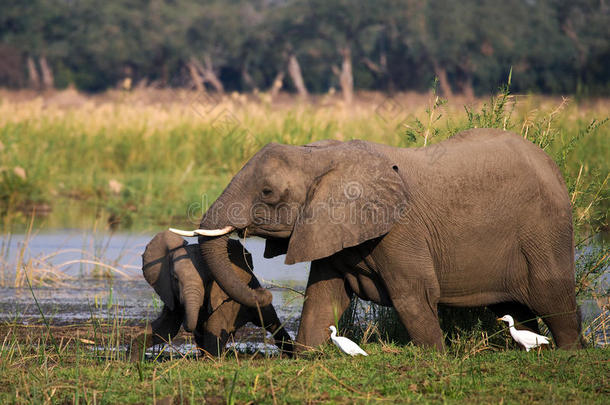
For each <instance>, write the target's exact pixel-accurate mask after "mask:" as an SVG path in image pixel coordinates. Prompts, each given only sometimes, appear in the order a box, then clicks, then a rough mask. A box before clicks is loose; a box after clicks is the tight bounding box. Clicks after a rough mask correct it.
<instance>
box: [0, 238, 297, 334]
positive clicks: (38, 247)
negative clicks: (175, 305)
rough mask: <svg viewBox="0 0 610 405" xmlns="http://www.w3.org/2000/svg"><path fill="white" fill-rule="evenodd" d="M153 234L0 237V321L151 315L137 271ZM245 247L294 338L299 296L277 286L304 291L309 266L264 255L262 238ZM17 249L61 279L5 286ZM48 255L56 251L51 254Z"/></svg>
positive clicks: (149, 293) (126, 320) (153, 308)
mask: <svg viewBox="0 0 610 405" xmlns="http://www.w3.org/2000/svg"><path fill="white" fill-rule="evenodd" d="M153 236H154V235H132V234H113V235H92V234H87V233H81V232H78V231H65V232H56V233H51V234H46V233H42V234H38V235H34V236H32V237H31V238H29V239H27V240H26V239H25V238H24V236H23V235H16V236H13V237H12V239H11V240H10V241H6V240H5V241H4V246H3V249H4V252H5V254H4V261H3V263H2V266H3V270H4V271H3V274H4V277H3V279H4V281H5V287H0V321H16V322H20V323H38V322H40V320H41V314H40V312H41V311H42V313H43V314H44V316H45V318H46V320H47V321H48V322H49V323H51V324H54V325H66V324H74V323H81V322H86V321H88V320H90V319H91V318H92V317H94V318H98V319H115V318H116V319H119V320H120V321H121V322H122V323H123V324H127V325H129V324H143V323H145V322H146V320H148V321H151V320H153V319H155V318H156V316H157V314H158V313H159V312H160V309H161V306H162V303H161V302H160V300H159V299H158V297H157V296H156V294H155V292H154V291H153V289H152V288H151V287H150V286H149V285H148V284H147V283H146V281H145V280H144V278H143V277H142V272H141V270H140V266H141V258H140V255H141V254H142V252H143V251H144V248H145V246H146V244H147V243H148V242H149V241H150V239H151V238H152V237H153ZM193 242H194V240H193ZM245 246H246V249H248V250H249V251H250V252H251V253H252V256H253V262H254V271H255V274H256V275H257V277H258V278H259V280H260V281H261V283H262V284H263V285H264V286H265V287H267V288H269V289H270V291H271V292H272V294H273V303H274V306H275V308H276V310H277V312H278V316H279V317H280V319H281V320H282V322H286V328H287V329H288V330H289V333H291V334H292V335H293V336H294V334H295V329H296V327H297V324H298V318H299V315H300V310H301V306H302V302H303V300H302V296H301V295H300V294H298V293H295V292H293V291H290V290H288V289H283V288H281V287H280V286H281V285H286V286H288V287H290V288H292V289H295V290H297V291H303V290H304V287H305V284H306V282H307V276H308V272H309V264H308V263H300V264H297V265H292V266H288V265H285V264H284V263H283V257H276V258H274V259H263V258H262V256H263V251H264V241H263V240H262V239H258V238H249V239H248V240H246V242H245ZM21 250H23V251H24V252H25V254H24V260H23V261H24V262H27V261H28V260H29V259H34V265H35V267H36V266H38V267H48V268H53V269H56V270H57V271H61V274H62V275H65V277H63V278H62V279H61V281H59V282H52V283H46V285H44V284H43V285H41V283H38V282H37V281H36V280H32V284H33V287H32V290H31V291H30V289H29V288H28V287H27V284H25V285H24V286H22V287H18V288H14V287H10V286H11V285H14V284H13V280H12V277H11V275H12V274H14V272H15V270H14V269H15V267H16V266H17V262H18V260H19V257H20V254H21ZM52 254H55V255H54V256H52V257H49V255H52ZM36 260H39V262H36ZM94 262H102V263H105V264H108V265H110V266H112V267H113V268H114V269H116V270H118V271H114V270H109V269H106V268H99V266H96V265H95V264H93V263H94ZM34 297H35V298H36V300H37V301H38V305H37V304H36V300H35V299H34ZM39 306H40V309H39Z"/></svg>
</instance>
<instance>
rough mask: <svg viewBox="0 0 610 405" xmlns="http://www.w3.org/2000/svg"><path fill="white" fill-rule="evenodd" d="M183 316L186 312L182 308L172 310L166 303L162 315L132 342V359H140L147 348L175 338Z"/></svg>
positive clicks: (130, 349) (130, 354) (130, 353)
mask: <svg viewBox="0 0 610 405" xmlns="http://www.w3.org/2000/svg"><path fill="white" fill-rule="evenodd" d="M183 318H184V312H183V311H182V309H181V308H177V309H175V310H174V311H171V310H170V309H169V308H168V307H167V306H165V305H164V306H163V311H162V312H161V315H159V317H158V318H157V319H155V320H154V321H153V322H152V324H151V325H149V326H148V327H147V328H146V330H145V331H144V332H142V333H140V334H139V335H138V336H136V337H135V338H134V339H133V341H132V342H131V345H130V347H129V356H130V360H131V361H138V360H140V359H142V358H143V356H144V350H146V348H148V347H150V346H154V345H157V344H160V343H165V342H169V341H170V340H171V339H173V338H174V337H175V336H176V335H177V334H178V332H179V331H180V325H181V324H182V320H183Z"/></svg>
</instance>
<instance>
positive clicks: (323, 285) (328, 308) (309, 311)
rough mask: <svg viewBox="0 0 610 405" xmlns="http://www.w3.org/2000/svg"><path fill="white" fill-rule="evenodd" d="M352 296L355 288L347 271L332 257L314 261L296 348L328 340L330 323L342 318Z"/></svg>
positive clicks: (304, 348)
mask: <svg viewBox="0 0 610 405" xmlns="http://www.w3.org/2000/svg"><path fill="white" fill-rule="evenodd" d="M350 298H351V290H349V287H348V286H347V285H346V283H345V280H344V278H343V274H341V273H340V272H339V271H337V270H336V269H335V268H334V267H333V266H332V265H331V263H330V260H328V259H322V260H315V261H313V262H311V270H310V272H309V280H308V281H307V289H306V290H305V303H304V304H303V311H302V313H301V323H300V324H299V332H298V335H297V347H296V349H297V350H299V351H300V350H306V349H308V348H310V347H312V346H318V345H321V344H322V343H324V342H325V341H326V340H327V339H328V337H329V333H330V332H329V331H328V327H329V326H330V325H335V324H336V322H337V321H338V320H339V318H341V315H343V312H344V311H345V310H346V309H347V307H348V305H349V302H350Z"/></svg>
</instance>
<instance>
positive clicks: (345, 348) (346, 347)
mask: <svg viewBox="0 0 610 405" xmlns="http://www.w3.org/2000/svg"><path fill="white" fill-rule="evenodd" d="M328 329H330V332H331V334H330V340H332V341H333V343H334V344H335V346H337V347H338V348H339V350H341V351H342V352H343V353H345V354H349V355H350V356H357V355H359V354H361V355H363V356H368V354H367V352H365V351H364V350H362V349H361V348H360V346H358V345H357V344H356V343H354V342H352V341H351V340H349V339H348V338H346V337H343V336H337V329H336V328H335V327H334V326H333V325H331V326H330V327H329V328H328Z"/></svg>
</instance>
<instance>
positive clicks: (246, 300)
mask: <svg viewBox="0 0 610 405" xmlns="http://www.w3.org/2000/svg"><path fill="white" fill-rule="evenodd" d="M228 242H229V237H228V236H227V235H224V236H218V237H213V238H211V237H206V236H200V237H199V246H200V247H201V254H202V257H203V261H204V263H205V265H206V266H207V268H208V269H209V270H210V272H211V273H212V275H213V276H214V279H215V280H216V282H217V283H218V285H219V286H220V287H221V288H222V289H223V290H224V291H225V292H226V293H227V295H229V297H231V298H232V299H234V300H235V301H237V302H239V303H240V304H242V305H246V306H249V307H256V306H257V305H258V306H260V307H261V308H262V307H265V306H267V305H269V304H271V300H272V296H271V293H270V292H269V291H267V290H266V289H264V288H257V289H252V288H250V287H249V286H248V285H247V284H246V283H244V282H243V281H242V280H240V279H239V278H238V277H237V275H236V274H235V272H234V271H233V268H232V264H231V261H230V260H229V253H228V246H227V244H228Z"/></svg>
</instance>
